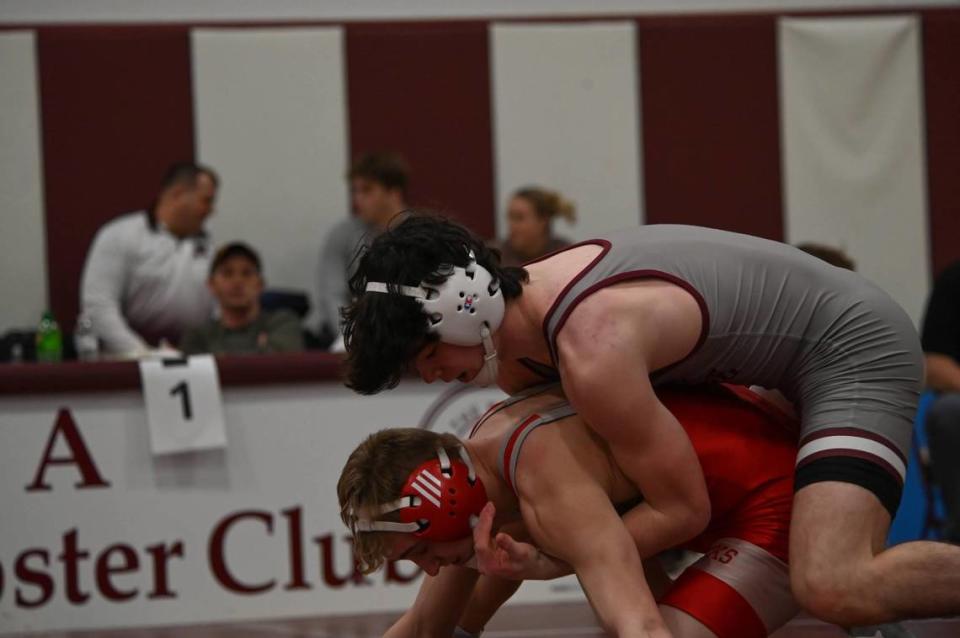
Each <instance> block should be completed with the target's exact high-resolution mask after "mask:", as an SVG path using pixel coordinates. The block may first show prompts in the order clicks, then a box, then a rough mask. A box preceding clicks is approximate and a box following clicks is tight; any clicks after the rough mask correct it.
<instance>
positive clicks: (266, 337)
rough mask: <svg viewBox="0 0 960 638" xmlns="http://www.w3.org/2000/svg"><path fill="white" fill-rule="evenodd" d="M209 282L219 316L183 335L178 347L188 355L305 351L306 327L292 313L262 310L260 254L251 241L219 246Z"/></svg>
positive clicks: (211, 267)
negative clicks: (302, 328)
mask: <svg viewBox="0 0 960 638" xmlns="http://www.w3.org/2000/svg"><path fill="white" fill-rule="evenodd" d="M208 285H209V286H210V291H211V292H212V293H213V296H214V297H216V299H217V302H218V303H219V306H220V316H219V318H217V319H211V320H209V321H207V323H206V324H204V325H203V326H200V327H198V328H194V329H192V330H190V331H188V332H187V333H186V334H185V335H184V336H183V339H182V340H181V341H180V350H181V351H182V352H183V353H184V354H198V353H202V352H210V353H213V354H226V353H234V354H241V353H255V352H295V351H300V350H303V331H302V330H301V328H300V319H299V318H298V317H297V316H296V315H295V314H294V313H292V312H290V311H289V310H277V311H274V312H265V311H262V310H261V308H260V293H261V292H263V275H262V272H261V265H260V257H259V255H257V253H256V251H254V250H253V249H252V248H251V247H250V246H248V245H246V244H243V243H240V242H234V243H231V244H227V245H226V246H224V247H223V248H221V249H220V250H218V251H217V254H216V255H215V256H214V258H213V263H212V264H211V266H210V279H209V281H208Z"/></svg>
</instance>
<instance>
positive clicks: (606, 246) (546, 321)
mask: <svg viewBox="0 0 960 638" xmlns="http://www.w3.org/2000/svg"><path fill="white" fill-rule="evenodd" d="M590 245H594V246H600V248H601V250H600V252H599V253H598V254H597V256H596V257H594V258H593V260H592V261H591V262H590V263H589V264H587V265H586V266H584V268H583V270H581V271H580V272H578V273H577V274H576V275H574V277H573V278H572V279H571V280H570V281H568V282H567V285H566V286H564V287H563V290H561V291H560V294H559V295H557V298H556V299H554V300H553V303H552V304H550V309H549V310H547V314H546V315H544V316H543V323H542V324H541V329H542V331H543V340H544V342H545V343H546V344H547V350H549V351H550V360H551V361H553V365H554V366H556V365H558V357H557V356H556V354H555V353H554V347H553V342H552V341H551V340H550V332H549V325H550V320H551V319H552V318H553V313H555V312H556V311H557V306H558V305H560V302H562V301H563V299H564V297H566V296H567V293H568V292H570V289H571V288H573V287H574V286H575V285H577V282H578V281H580V280H581V279H583V277H584V276H586V274H587V273H588V272H590V271H591V270H593V267H594V266H596V265H597V264H598V263H600V260H601V259H603V258H604V257H606V255H607V253H609V252H610V248H611V247H612V246H611V244H610V242H609V241H607V240H606V239H588V240H586V241H582V242H580V243H579V244H574V245H573V246H567V247H566V248H563V249H561V250H558V251H557V252H555V253H553V254H554V255H556V254H559V253H562V252H566V251H568V250H572V249H574V248H579V247H581V246H590ZM541 259H546V257H541ZM537 261H540V260H539V259H538V260H536V261H531V262H530V263H531V264H535V263H537Z"/></svg>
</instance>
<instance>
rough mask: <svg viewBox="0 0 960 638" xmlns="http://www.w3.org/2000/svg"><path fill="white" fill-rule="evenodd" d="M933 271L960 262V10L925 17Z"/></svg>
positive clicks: (925, 79) (925, 82) (928, 178)
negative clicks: (953, 262) (959, 260)
mask: <svg viewBox="0 0 960 638" xmlns="http://www.w3.org/2000/svg"><path fill="white" fill-rule="evenodd" d="M923 82H924V92H925V101H926V124H927V138H926V139H927V193H928V198H929V199H928V205H929V208H930V256H931V259H932V264H931V265H932V272H933V274H934V275H936V274H938V273H939V272H940V271H941V270H943V268H944V267H945V266H947V264H949V263H950V262H952V261H955V260H957V259H960V11H958V10H953V11H950V12H939V11H937V12H928V13H925V14H924V16H923Z"/></svg>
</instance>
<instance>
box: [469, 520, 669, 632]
mask: <svg viewBox="0 0 960 638" xmlns="http://www.w3.org/2000/svg"><path fill="white" fill-rule="evenodd" d="M495 514H496V512H495V511H494V508H493V504H492V503H491V504H488V505H487V506H486V507H484V508H483V511H481V512H480V517H479V520H478V522H477V525H476V527H474V528H473V539H474V550H475V552H476V558H477V566H478V568H479V570H480V573H482V574H484V576H483V579H485V578H487V577H488V576H491V577H497V579H498V580H506V581H507V582H516V583H517V585H518V586H519V584H520V583H521V582H522V581H524V580H552V579H554V578H560V577H562V576H566V575H568V574H572V573H573V567H571V566H570V564H569V563H567V562H565V561H562V560H560V559H559V558H555V557H553V556H550V555H548V554H545V553H543V552H541V551H540V550H539V549H537V548H536V547H534V546H533V545H532V544H531V543H530V540H531V539H530V538H529V535H528V534H527V533H526V529H516V528H509V529H504V528H501V529H500V530H499V531H498V532H497V533H496V534H492V529H491V528H492V525H493V519H494V516H495ZM643 573H644V576H645V577H646V579H647V584H648V585H649V587H650V591H652V592H653V596H654V598H655V599H656V600H658V601H659V600H660V598H661V597H662V596H663V594H664V593H666V591H667V589H668V588H669V587H670V585H672V584H673V581H672V580H671V579H670V577H669V576H668V575H667V572H666V570H664V568H663V565H662V564H661V563H660V560H659V558H658V557H656V556H654V557H652V558H647V559H644V561H643ZM481 582H482V580H481ZM478 586H479V585H478ZM505 601H506V598H504V602H505ZM472 604H473V601H472V599H471V605H472ZM501 604H502V603H501ZM495 611H496V608H493V609H491V610H490V613H489V616H493V612H495ZM489 616H488V618H489ZM461 626H464V625H463V623H461ZM481 626H482V625H481Z"/></svg>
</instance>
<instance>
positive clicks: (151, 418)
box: [140, 355, 227, 454]
mask: <svg viewBox="0 0 960 638" xmlns="http://www.w3.org/2000/svg"><path fill="white" fill-rule="evenodd" d="M140 381H141V385H142V386H143V398H144V401H145V403H146V405H147V422H148V424H149V426H150V448H151V449H152V450H153V453H154V454H173V453H176V452H186V451H189V450H206V449H210V448H223V447H226V446H227V434H226V428H225V427H224V423H223V405H222V402H221V400H220V380H219V378H218V377H217V366H216V363H215V362H214V360H213V357H211V356H210V355H197V356H193V357H188V358H182V359H145V360H142V361H141V362H140Z"/></svg>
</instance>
